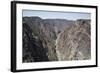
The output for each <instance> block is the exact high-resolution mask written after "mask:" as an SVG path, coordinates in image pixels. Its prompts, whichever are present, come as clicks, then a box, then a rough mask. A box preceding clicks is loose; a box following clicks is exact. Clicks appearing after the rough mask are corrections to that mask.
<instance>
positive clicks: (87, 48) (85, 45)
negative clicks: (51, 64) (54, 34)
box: [56, 20, 91, 60]
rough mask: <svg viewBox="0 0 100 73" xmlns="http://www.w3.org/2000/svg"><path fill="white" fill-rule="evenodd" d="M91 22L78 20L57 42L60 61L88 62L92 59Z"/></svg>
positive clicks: (62, 33)
mask: <svg viewBox="0 0 100 73" xmlns="http://www.w3.org/2000/svg"><path fill="white" fill-rule="evenodd" d="M90 27H91V26H90V20H77V21H76V23H75V25H73V26H72V27H69V28H66V29H65V30H64V31H63V32H61V33H60V34H59V36H58V38H57V40H56V51H57V56H58V60H87V59H90V58H91V33H90Z"/></svg>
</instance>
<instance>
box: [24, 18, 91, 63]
mask: <svg viewBox="0 0 100 73" xmlns="http://www.w3.org/2000/svg"><path fill="white" fill-rule="evenodd" d="M90 36H91V33H90V20H82V19H80V20H77V21H71V20H65V19H41V18H40V17H23V62H44V61H58V60H77V59H78V60H81V59H82V60H84V59H90V57H91V55H90V54H91V52H90V50H91V49H90V48H91V47H90V42H91V38H90Z"/></svg>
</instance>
